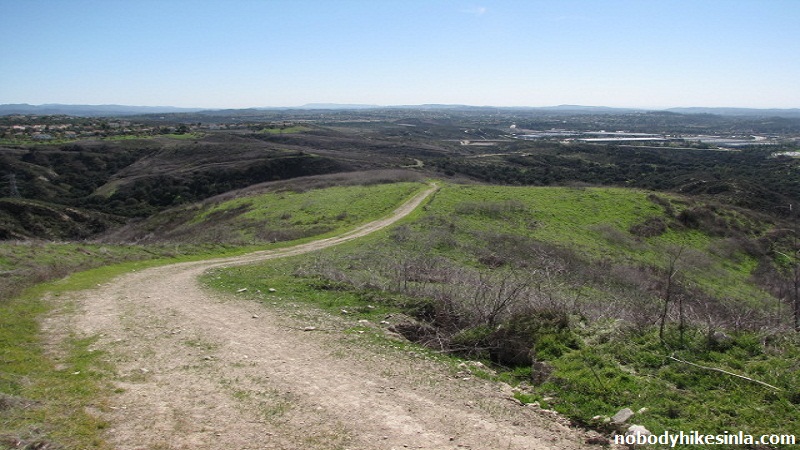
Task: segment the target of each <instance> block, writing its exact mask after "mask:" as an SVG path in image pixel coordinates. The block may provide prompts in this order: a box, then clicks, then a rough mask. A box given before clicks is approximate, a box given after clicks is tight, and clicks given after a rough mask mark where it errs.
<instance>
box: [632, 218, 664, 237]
mask: <svg viewBox="0 0 800 450" xmlns="http://www.w3.org/2000/svg"><path fill="white" fill-rule="evenodd" d="M628 231H630V233H631V234H633V235H635V236H639V237H643V238H649V237H655V236H661V235H662V234H664V233H666V231H667V223H666V222H665V221H664V219H663V218H661V217H648V218H647V219H644V220H643V221H641V222H639V223H636V224H633V225H631V227H630V229H629V230H628Z"/></svg>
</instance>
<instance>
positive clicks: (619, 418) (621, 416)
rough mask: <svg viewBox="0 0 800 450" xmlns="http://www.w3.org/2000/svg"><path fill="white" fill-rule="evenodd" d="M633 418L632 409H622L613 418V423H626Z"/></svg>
mask: <svg viewBox="0 0 800 450" xmlns="http://www.w3.org/2000/svg"><path fill="white" fill-rule="evenodd" d="M631 417H633V411H631V409H630V408H622V409H620V410H619V411H618V412H617V413H616V414H614V415H613V416H611V421H612V422H614V423H625V422H627V421H628V419H630V418H631Z"/></svg>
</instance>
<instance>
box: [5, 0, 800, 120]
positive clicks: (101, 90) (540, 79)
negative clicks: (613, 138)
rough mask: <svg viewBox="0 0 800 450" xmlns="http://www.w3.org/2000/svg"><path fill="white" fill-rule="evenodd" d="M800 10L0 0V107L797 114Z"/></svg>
mask: <svg viewBox="0 0 800 450" xmlns="http://www.w3.org/2000/svg"><path fill="white" fill-rule="evenodd" d="M797 17H800V2H797V1H792V0H774V1H766V2H764V1H755V0H740V1H721V0H719V1H712V0H695V1H688V0H676V1H674V2H641V1H633V0H609V1H603V2H589V1H580V0H567V1H559V2H552V1H550V2H544V1H499V0H492V1H482V2H473V1H458V0H447V1H444V0H443V1H422V0H407V1H403V2H400V1H389V0H387V1H381V2H367V1H355V0H350V1H347V0H341V1H313V0H294V1H285V0H273V1H258V0H231V1H226V2H219V1H211V0H197V1H189V0H172V1H170V2H160V1H155V0H143V1H132V0H119V1H93V0H74V1H69V2H60V1H54V0H28V1H25V2H18V1H14V0H0V39H2V40H3V42H6V43H7V48H6V52H5V55H4V56H5V57H4V58H3V61H2V62H0V69H2V70H0V104H20V103H27V104H31V105H42V104H64V105H135V106H139V105H141V106H145V105H146V106H172V107H181V108H200V109H228V108H264V107H276V108H281V107H298V106H303V105H306V104H313V103H322V104H324V103H334V104H371V105H378V106H395V105H423V104H447V105H470V106H493V107H552V106H559V105H581V106H606V107H616V108H632V109H668V108H681V107H708V108H713V107H721V108H758V109H772V108H777V109H791V108H798V107H800V89H797V86H796V80H798V79H800V60H798V58H796V57H794V55H795V54H796V49H795V46H796V44H795V43H796V42H798V41H800V30H799V29H798V28H797V27H796V26H795V23H794V22H795V19H796V18H797Z"/></svg>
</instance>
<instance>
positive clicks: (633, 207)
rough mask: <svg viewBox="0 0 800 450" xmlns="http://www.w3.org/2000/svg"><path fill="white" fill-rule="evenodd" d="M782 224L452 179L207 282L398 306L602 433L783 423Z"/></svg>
mask: <svg viewBox="0 0 800 450" xmlns="http://www.w3.org/2000/svg"><path fill="white" fill-rule="evenodd" d="M790 227H791V224H785V223H774V222H771V221H770V220H767V219H766V218H765V217H763V216H760V215H758V214H755V213H752V212H749V211H746V210H741V209H733V208H725V207H722V206H719V205H714V204H709V203H702V202H699V201H697V200H691V199H687V198H682V197H678V196H673V195H666V194H653V193H651V192H647V191H639V190H626V189H615V188H517V187H495V186H492V187H488V186H454V185H446V186H444V187H443V188H442V189H441V190H440V191H439V192H438V193H437V194H436V195H435V197H434V198H432V199H430V200H429V201H428V203H427V204H426V205H425V206H424V207H423V209H422V210H421V211H419V212H418V214H417V215H416V216H414V217H413V218H410V219H408V220H407V221H406V222H405V223H403V224H402V225H400V226H397V227H395V228H394V229H393V230H391V231H387V232H383V233H380V234H379V235H375V236H372V237H370V238H367V239H364V240H361V241H358V242H355V243H351V244H347V245H345V246H340V247H338V248H337V249H335V250H331V251H327V252H325V253H324V254H323V255H321V256H320V255H317V256H313V257H301V258H294V259H291V260H286V261H281V262H271V263H269V264H267V265H262V266H253V267H246V268H234V269H226V270H221V271H217V272H215V273H214V274H211V275H210V276H209V277H208V282H209V283H212V284H214V285H217V286H219V287H221V288H223V289H228V290H234V289H239V288H241V287H248V288H250V289H249V291H248V292H262V293H263V294H245V295H253V296H254V297H255V298H256V299H259V300H262V301H264V302H265V303H266V304H268V305H270V304H274V303H279V302H281V303H283V302H312V303H313V304H315V305H318V306H320V307H322V308H328V309H330V310H331V311H332V312H335V313H338V312H339V310H341V309H346V310H347V311H349V312H350V313H351V314H353V319H354V320H359V319H362V318H366V319H368V320H371V321H373V322H379V321H381V320H382V319H383V318H384V317H386V316H387V314H395V316H396V317H408V319H404V320H400V321H399V322H398V321H395V320H394V319H392V320H390V322H392V321H394V323H392V324H391V326H392V328H391V329H392V331H394V332H396V333H400V334H402V335H404V336H405V337H406V338H408V339H410V340H412V341H415V342H418V343H420V344H422V345H426V346H429V347H431V348H433V349H434V350H437V351H440V352H445V353H448V354H458V355H461V356H465V357H469V358H474V359H479V360H483V361H485V362H487V363H492V364H493V366H494V367H495V368H496V369H497V370H499V371H500V375H498V376H499V377H501V378H503V379H506V380H510V381H512V382H513V383H515V384H518V386H519V392H518V398H519V399H520V400H522V401H525V402H533V401H538V402H540V404H542V405H544V406H546V407H550V408H554V409H556V410H558V411H560V412H562V413H563V414H566V415H567V416H569V417H570V418H572V419H573V420H574V421H575V422H576V423H579V424H582V425H587V426H592V427H595V428H598V429H601V430H605V431H607V432H611V431H613V429H614V426H613V425H610V424H608V423H604V418H605V417H609V416H611V415H613V414H614V413H616V412H617V411H618V410H619V409H621V408H625V407H628V408H631V409H632V410H633V411H639V410H640V409H641V408H645V409H644V410H642V412H641V413H638V414H636V415H635V416H634V419H633V422H635V423H639V424H643V425H645V426H646V427H647V428H648V429H650V430H651V431H653V432H654V433H661V432H663V431H665V430H671V431H675V432H678V431H680V430H683V431H687V432H688V431H691V430H698V431H701V432H711V433H718V432H722V431H724V430H729V431H731V432H735V431H738V430H743V431H744V432H745V433H753V434H756V433H762V434H763V433H789V432H796V430H798V429H800V422H798V417H799V416H798V408H799V406H798V405H800V365H798V364H800V363H798V361H800V359H799V358H800V340H798V336H797V333H794V332H792V331H791V310H790V305H789V304H788V303H787V297H786V293H787V292H788V290H789V288H790V286H791V280H790V279H789V276H788V275H789V274H788V271H789V270H790V269H792V268H793V266H792V264H793V263H794V261H791V260H788V259H786V258H785V255H790V254H792V252H793V251H795V249H793V248H791V245H792V239H790V238H789V237H790V235H789V234H787V230H788V231H791V230H790ZM269 288H273V289H275V288H277V291H278V292H279V293H280V295H273V294H268V293H267V292H269ZM398 312H402V313H404V314H402V315H398V314H397V313H398ZM362 331H363V330H362ZM693 364H694V365H693ZM721 371H724V372H721ZM726 372H727V373H726ZM477 374H478V375H481V376H491V375H490V374H489V373H487V372H481V371H479V372H478V373H477ZM737 375H739V376H737ZM742 377H746V378H750V379H751V380H747V379H746V378H742ZM752 380H756V381H759V382H761V383H758V382H754V381H752Z"/></svg>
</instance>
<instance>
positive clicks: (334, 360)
mask: <svg viewBox="0 0 800 450" xmlns="http://www.w3.org/2000/svg"><path fill="white" fill-rule="evenodd" d="M435 189H436V187H435V186H434V187H431V188H430V189H428V190H426V191H425V192H423V193H421V194H419V195H418V196H416V197H415V198H413V199H412V200H410V201H409V202H407V203H406V204H404V205H403V206H401V207H400V208H398V209H397V210H396V211H395V212H394V213H393V214H392V215H391V216H390V217H387V218H386V219H382V220H379V221H376V222H372V223H369V224H367V225H364V226H362V227H360V228H358V229H356V230H353V231H351V232H348V233H346V234H343V235H341V236H338V237H335V238H330V239H323V240H319V241H315V242H312V243H308V244H303V245H299V246H295V247H291V248H287V249H282V250H275V251H265V252H258V253H253V254H250V255H246V256H243V257H238V258H229V259H217V260H209V261H202V262H192V263H184V264H174V265H170V266H163V267H157V268H152V269H147V270H143V271H140V272H133V273H130V274H127V275H124V276H122V277H119V278H117V279H114V280H113V281H111V282H110V283H108V284H105V285H102V286H99V287H98V288H96V289H92V290H87V291H81V292H77V293H75V294H74V295H73V296H72V298H71V300H74V301H75V302H76V304H77V305H78V308H77V311H76V312H73V313H60V314H54V315H53V316H52V317H50V318H48V319H47V320H46V321H45V323H44V329H45V331H46V332H48V333H49V334H50V336H52V337H53V338H54V339H55V338H57V337H58V336H61V335H63V334H64V333H65V332H67V333H69V332H77V333H79V334H82V335H93V336H99V339H98V341H97V342H96V344H95V346H96V348H97V349H99V350H102V351H104V352H105V355H107V359H108V360H109V362H110V363H111V366H112V367H114V372H113V373H111V374H109V379H110V380H111V381H112V383H113V384H114V386H115V388H116V389H115V392H116V393H115V394H114V396H113V397H112V398H110V399H108V400H107V401H106V402H104V403H103V404H101V405H95V406H93V413H95V414H98V415H100V416H102V417H103V418H105V419H106V420H107V421H108V423H109V424H110V426H109V428H108V430H107V433H106V437H107V439H108V441H109V442H110V443H111V444H112V445H113V446H114V447H115V448H117V449H142V450H144V449H221V448H224V449H404V448H423V449H463V448H471V449H578V448H584V447H586V445H585V444H583V442H585V439H586V436H585V435H584V434H583V433H582V432H580V431H577V430H573V429H570V428H568V427H566V426H565V425H564V424H563V423H561V421H559V420H556V418H554V417H553V415H552V414H549V413H548V412H543V411H541V410H538V409H535V408H532V407H527V406H521V405H520V404H518V403H515V402H514V401H512V400H511V398H510V397H511V392H510V389H509V388H508V386H504V385H499V384H497V383H493V382H488V381H484V380H481V379H477V378H474V377H472V376H470V374H469V372H468V371H466V370H465V371H458V370H455V369H453V368H452V367H450V366H448V365H446V364H444V363H442V362H437V361H435V360H433V359H430V358H426V357H424V356H422V355H418V354H415V353H413V352H407V351H401V350H397V349H394V348H390V347H387V346H381V345H378V344H375V343H374V342H373V343H371V344H370V343H369V342H366V341H365V340H366V337H365V336H366V335H359V334H357V333H345V332H343V331H344V329H345V328H349V327H352V326H353V325H354V324H353V323H347V319H346V318H339V317H329V316H328V317H321V316H320V317H317V319H320V320H324V321H325V325H324V326H321V327H319V329H318V330H317V331H314V332H304V331H303V330H302V326H303V325H304V324H308V321H309V320H310V319H309V317H311V316H313V315H314V314H317V315H319V314H321V313H318V312H317V313H314V312H313V311H311V312H310V311H301V310H300V309H295V310H292V306H291V305H287V306H286V307H285V308H284V309H281V308H269V307H265V306H263V305H261V304H258V303H255V302H251V301H243V300H241V299H236V298H235V296H233V295H223V294H219V293H216V292H212V291H210V290H207V289H204V288H203V287H201V286H200V285H199V283H198V281H197V278H198V276H199V275H201V274H202V273H203V272H204V271H206V270H208V269H209V268H213V267H220V266H230V265H236V264H246V263H250V262H255V261H262V260H267V259H272V258H280V257H285V256H290V255H297V254H301V253H306V252H311V251H314V250H318V249H322V248H326V247H329V246H332V245H336V244H338V243H341V242H345V241H348V240H351V239H356V238H358V237H360V236H364V235H366V234H368V233H371V232H373V231H376V230H378V229H381V228H384V227H386V226H389V225H391V224H392V223H394V222H396V221H397V220H399V219H400V218H402V217H404V216H405V215H407V214H408V213H410V212H411V211H413V209H414V208H416V207H417V206H419V205H420V204H421V203H422V201H424V200H425V198H427V196H428V195H430V194H431V193H432V192H434V191H435Z"/></svg>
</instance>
